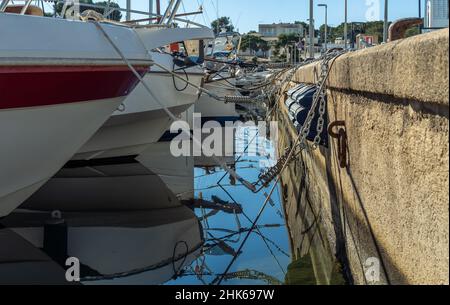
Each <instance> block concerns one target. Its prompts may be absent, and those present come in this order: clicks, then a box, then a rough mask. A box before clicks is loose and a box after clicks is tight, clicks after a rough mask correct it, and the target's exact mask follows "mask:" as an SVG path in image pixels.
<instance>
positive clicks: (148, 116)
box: [73, 26, 214, 160]
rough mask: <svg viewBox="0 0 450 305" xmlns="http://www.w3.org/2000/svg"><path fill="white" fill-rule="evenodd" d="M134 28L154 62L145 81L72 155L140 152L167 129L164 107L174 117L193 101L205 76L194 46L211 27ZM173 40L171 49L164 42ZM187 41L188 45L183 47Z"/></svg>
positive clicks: (90, 156) (168, 119)
mask: <svg viewBox="0 0 450 305" xmlns="http://www.w3.org/2000/svg"><path fill="white" fill-rule="evenodd" d="M135 31H136V32H137V34H138V36H139V38H140V39H141V41H142V42H143V44H144V45H145V47H146V48H147V50H148V51H149V52H150V54H151V57H152V59H153V60H154V62H155V66H154V67H153V68H152V70H151V71H149V73H147V75H146V76H144V79H143V81H144V82H145V84H143V83H140V84H138V85H137V87H136V89H135V90H134V91H133V92H131V94H130V95H129V96H128V97H127V99H126V100H125V101H124V102H123V103H122V105H121V107H120V108H119V109H118V110H117V111H116V112H115V113H114V114H113V115H112V116H111V117H110V119H109V120H108V121H107V122H106V123H105V124H104V125H103V126H102V128H100V129H99V130H98V132H97V133H96V134H95V135H94V136H93V137H92V138H91V139H90V140H89V141H88V142H87V143H86V144H85V145H84V146H83V147H82V148H81V149H80V150H79V151H78V153H77V155H76V156H75V157H74V158H73V159H74V160H90V159H97V158H98V159H99V158H112V157H123V156H132V155H139V154H140V153H141V152H142V151H144V150H145V149H146V148H147V147H148V146H149V145H150V144H152V143H157V142H158V141H159V139H160V138H161V137H162V136H163V134H164V133H165V132H166V130H167V129H169V127H170V125H171V123H172V122H173V120H172V119H171V117H170V116H169V115H168V112H170V113H171V114H173V115H174V116H176V117H177V116H179V115H180V114H181V113H183V112H184V111H186V110H187V109H188V108H190V107H191V106H192V105H193V104H194V103H195V102H196V101H197V100H198V97H199V90H198V88H200V87H201V85H202V81H203V77H204V70H203V68H202V66H201V61H202V57H203V56H202V55H201V54H199V45H200V44H201V43H200V42H201V41H203V40H206V39H211V38H212V37H214V33H213V31H212V30H211V29H209V28H206V27H203V28H167V27H161V26H156V27H155V26H145V27H144V26H143V27H136V28H135ZM178 44H179V45H180V46H177V48H176V50H171V49H170V47H168V46H173V45H178ZM186 45H190V46H192V45H193V47H191V48H190V49H189V50H188V47H187V46H186ZM181 48H183V49H184V50H183V52H180V51H181V50H180V49H181ZM196 55H199V56H196ZM174 74H175V75H174ZM184 80H186V81H188V82H189V83H190V84H188V83H187V82H185V81H184ZM191 84H192V85H193V86H192V85H191ZM147 88H149V89H150V91H151V94H150V93H149V92H148V90H147Z"/></svg>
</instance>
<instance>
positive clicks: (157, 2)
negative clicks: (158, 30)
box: [156, 0, 161, 23]
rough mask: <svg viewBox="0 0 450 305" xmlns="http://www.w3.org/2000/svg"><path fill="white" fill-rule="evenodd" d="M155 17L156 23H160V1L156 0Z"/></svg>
mask: <svg viewBox="0 0 450 305" xmlns="http://www.w3.org/2000/svg"><path fill="white" fill-rule="evenodd" d="M156 15H158V19H157V23H159V22H160V21H161V17H160V16H161V0H156Z"/></svg>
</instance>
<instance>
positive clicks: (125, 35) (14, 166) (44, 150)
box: [0, 2, 152, 218]
mask: <svg viewBox="0 0 450 305" xmlns="http://www.w3.org/2000/svg"><path fill="white" fill-rule="evenodd" d="M3 3H4V2H2V4H3ZM2 9H3V10H4V9H5V8H4V7H3V8H2ZM3 10H2V11H0V41H4V42H7V43H2V44H1V45H0V141H1V143H2V145H1V148H0V218H1V217H4V216H6V215H8V214H9V213H10V212H11V211H13V210H14V209H15V208H17V207H18V206H19V205H20V204H21V203H22V202H23V201H24V200H26V199H27V198H28V197H29V196H30V195H31V194H33V193H34V192H35V191H37V190H38V189H39V188H40V187H41V186H42V185H44V184H45V183H46V182H47V181H48V180H49V179H50V178H51V177H52V176H53V175H54V174H55V173H56V172H57V171H58V170H59V169H60V168H61V167H62V166H63V165H64V164H65V163H66V162H67V161H68V160H70V158H71V157H72V156H73V155H74V154H75V153H76V152H77V151H78V150H79V149H80V147H81V146H82V145H83V144H84V143H86V141H87V140H89V138H91V137H92V135H93V134H94V133H95V132H96V131H97V130H98V129H99V128H100V127H101V126H102V125H103V124H104V123H105V121H106V120H107V119H108V118H109V117H110V116H111V114H112V113H113V112H114V111H115V110H116V109H117V108H118V107H119V105H120V104H121V103H122V102H123V101H124V100H125V98H126V96H127V95H128V94H129V93H130V92H131V91H133V89H134V88H135V86H136V85H137V83H138V79H137V77H136V76H135V75H134V74H133V73H132V72H131V71H130V69H129V67H128V66H127V65H126V64H125V63H124V61H123V60H122V58H121V57H120V56H119V54H118V53H117V52H116V51H115V49H114V48H113V47H112V45H111V42H110V41H108V39H107V38H106V37H105V33H106V35H107V36H109V37H111V39H112V41H113V42H114V43H115V44H116V46H117V47H118V48H120V50H121V51H122V53H123V55H124V56H126V58H127V59H128V60H129V62H130V64H131V65H133V67H134V68H135V70H136V71H137V72H138V73H140V74H141V75H142V76H143V75H145V73H146V72H147V71H148V70H149V67H150V66H151V64H152V61H151V58H150V56H149V54H148V52H147V50H146V48H145V47H144V46H143V45H142V42H141V40H140V38H139V36H138V35H137V34H136V32H135V30H134V29H133V28H131V27H127V26H119V25H115V24H110V23H107V22H104V23H103V22H101V23H92V22H82V21H73V20H65V19H57V18H46V17H41V16H31V15H20V14H11V13H4V12H3ZM99 27H101V28H99ZM101 29H102V30H101ZM102 31H104V32H102ZM79 37H83V43H80V39H79Z"/></svg>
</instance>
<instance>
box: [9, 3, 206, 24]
mask: <svg viewBox="0 0 450 305" xmlns="http://www.w3.org/2000/svg"><path fill="white" fill-rule="evenodd" d="M33 1H35V2H41V3H52V4H54V5H56V4H66V5H77V4H78V5H82V6H83V7H86V8H91V9H101V10H103V14H102V15H103V18H105V19H111V16H112V14H113V13H114V12H116V11H118V12H127V13H132V14H135V15H142V16H146V18H143V19H136V20H127V21H122V22H121V23H123V24H126V25H129V26H134V27H174V26H175V22H177V23H182V24H184V25H185V27H199V28H208V27H207V26H205V25H203V24H200V23H196V22H194V21H191V20H189V19H187V18H181V17H183V16H189V15H195V14H202V13H203V11H202V10H200V11H197V12H192V13H185V14H177V12H178V9H179V7H180V5H181V1H182V0H171V1H170V3H169V5H168V7H167V9H166V11H165V12H164V14H163V15H158V14H154V13H151V12H146V11H141V10H133V9H125V8H121V7H116V6H110V5H109V3H107V4H106V5H99V4H89V3H80V2H79V1H76V0H23V1H22V3H23V2H24V4H23V8H22V10H21V12H20V14H21V15H24V14H25V13H26V11H27V9H28V7H29V6H30V5H31V4H32V2H33ZM16 2H21V1H17V0H16V1H11V0H1V2H0V12H5V10H6V7H7V6H8V5H9V4H10V3H13V4H16ZM152 21H154V22H153V23H152ZM143 22H146V23H145V24H142V23H143ZM177 26H178V27H179V26H180V24H177Z"/></svg>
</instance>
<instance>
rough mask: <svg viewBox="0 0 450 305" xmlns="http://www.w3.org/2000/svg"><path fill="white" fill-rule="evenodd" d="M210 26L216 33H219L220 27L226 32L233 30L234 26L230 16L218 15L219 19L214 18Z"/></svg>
mask: <svg viewBox="0 0 450 305" xmlns="http://www.w3.org/2000/svg"><path fill="white" fill-rule="evenodd" d="M211 28H212V29H213V31H214V33H215V34H216V35H217V34H219V33H220V32H221V30H222V29H225V30H226V31H227V32H233V31H234V26H233V24H232V23H231V19H230V17H220V18H219V19H216V20H214V21H213V22H211Z"/></svg>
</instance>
